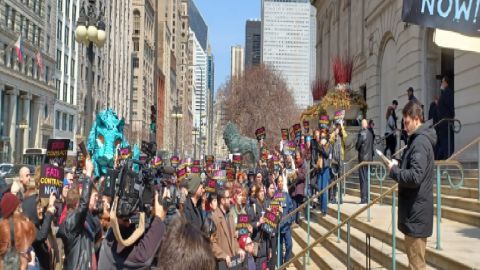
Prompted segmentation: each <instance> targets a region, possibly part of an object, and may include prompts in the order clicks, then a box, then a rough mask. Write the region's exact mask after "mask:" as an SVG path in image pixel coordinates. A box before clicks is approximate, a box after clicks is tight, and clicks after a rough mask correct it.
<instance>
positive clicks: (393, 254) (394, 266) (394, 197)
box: [392, 191, 397, 270]
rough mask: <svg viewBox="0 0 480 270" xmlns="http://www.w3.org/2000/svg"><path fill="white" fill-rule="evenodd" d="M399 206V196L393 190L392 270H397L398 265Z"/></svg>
mask: <svg viewBox="0 0 480 270" xmlns="http://www.w3.org/2000/svg"><path fill="white" fill-rule="evenodd" d="M396 206H397V197H396V193H395V191H393V192H392V270H395V269H396V267H397V264H396V261H397V259H396V258H395V257H396V250H397V237H396V232H397V231H396V229H397V216H396V210H395V208H396Z"/></svg>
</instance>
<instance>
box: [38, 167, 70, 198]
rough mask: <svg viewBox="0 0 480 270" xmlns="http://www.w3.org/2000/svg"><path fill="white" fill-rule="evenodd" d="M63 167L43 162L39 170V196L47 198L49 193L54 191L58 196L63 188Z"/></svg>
mask: <svg viewBox="0 0 480 270" xmlns="http://www.w3.org/2000/svg"><path fill="white" fill-rule="evenodd" d="M63 177H64V171H63V168H61V167H58V166H54V165H50V164H43V165H42V167H41V171H40V179H39V181H38V184H39V185H38V192H39V197H40V198H48V197H50V194H52V193H55V194H56V195H57V197H58V196H60V195H61V194H62V193H61V192H62V188H63Z"/></svg>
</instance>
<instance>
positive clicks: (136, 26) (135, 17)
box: [133, 9, 141, 35]
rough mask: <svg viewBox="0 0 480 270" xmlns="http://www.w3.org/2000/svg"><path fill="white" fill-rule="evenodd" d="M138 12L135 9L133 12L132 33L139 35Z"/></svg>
mask: <svg viewBox="0 0 480 270" xmlns="http://www.w3.org/2000/svg"><path fill="white" fill-rule="evenodd" d="M140 19H141V18H140V11H138V9H135V10H134V11H133V33H134V34H136V35H138V34H140Z"/></svg>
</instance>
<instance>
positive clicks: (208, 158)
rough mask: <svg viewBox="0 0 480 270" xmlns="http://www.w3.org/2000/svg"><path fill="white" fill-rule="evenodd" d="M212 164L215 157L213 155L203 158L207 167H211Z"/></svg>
mask: <svg viewBox="0 0 480 270" xmlns="http://www.w3.org/2000/svg"><path fill="white" fill-rule="evenodd" d="M214 163H215V156H213V155H208V156H205V164H207V166H209V165H213V164H214Z"/></svg>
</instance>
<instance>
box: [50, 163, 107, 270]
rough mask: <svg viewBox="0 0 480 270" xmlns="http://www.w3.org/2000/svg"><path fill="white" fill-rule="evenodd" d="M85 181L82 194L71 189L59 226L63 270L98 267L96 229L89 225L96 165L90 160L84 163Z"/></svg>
mask: <svg viewBox="0 0 480 270" xmlns="http://www.w3.org/2000/svg"><path fill="white" fill-rule="evenodd" d="M85 170H86V173H85V179H84V182H83V186H82V193H81V195H78V190H77V189H71V190H69V191H68V194H67V199H66V201H67V208H68V212H67V217H66V218H65V220H64V221H63V222H62V224H60V226H59V230H58V232H57V237H60V238H61V239H62V242H63V246H64V249H65V260H64V262H63V269H65V270H77V269H93V270H95V269H96V267H97V263H96V261H97V260H96V257H95V246H94V243H95V240H97V237H98V236H97V235H96V234H95V230H96V229H98V228H95V227H94V226H92V224H91V223H89V222H87V216H88V215H89V214H90V213H89V203H90V195H91V193H92V185H93V184H94V183H93V181H92V172H93V163H92V161H91V160H90V159H87V160H86V161H85Z"/></svg>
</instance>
